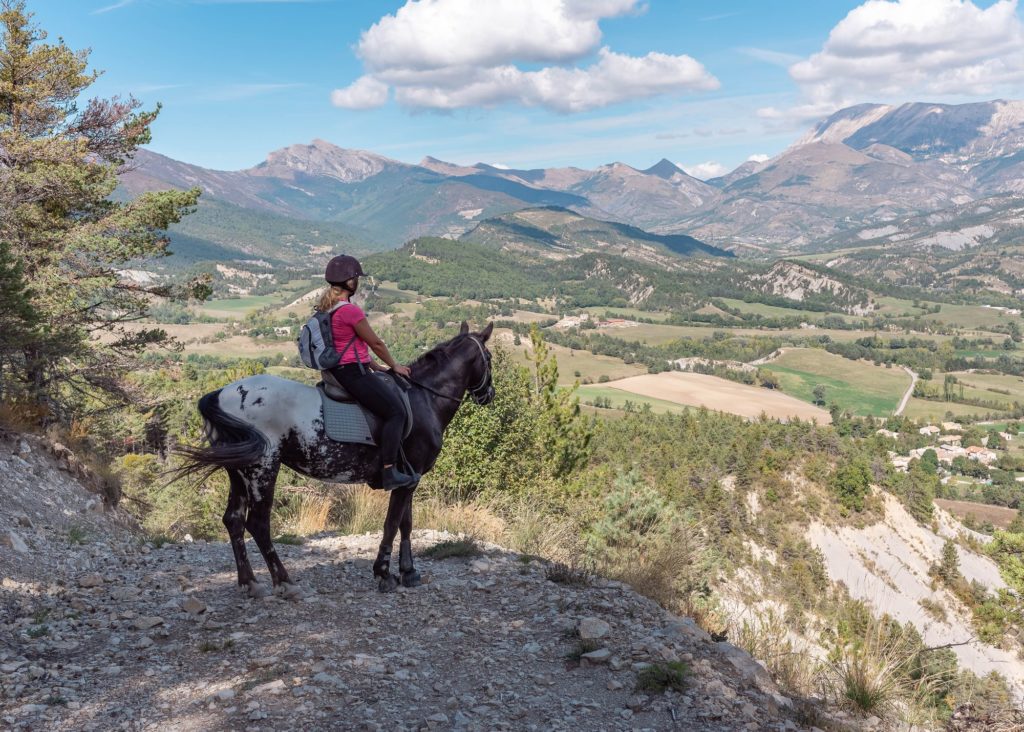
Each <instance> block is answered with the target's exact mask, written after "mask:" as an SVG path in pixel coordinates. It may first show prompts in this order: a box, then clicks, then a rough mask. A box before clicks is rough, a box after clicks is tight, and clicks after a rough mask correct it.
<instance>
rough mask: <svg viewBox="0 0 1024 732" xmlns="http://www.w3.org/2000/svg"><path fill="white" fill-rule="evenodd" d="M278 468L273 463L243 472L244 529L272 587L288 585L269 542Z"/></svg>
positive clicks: (289, 580) (284, 571)
mask: <svg viewBox="0 0 1024 732" xmlns="http://www.w3.org/2000/svg"><path fill="white" fill-rule="evenodd" d="M280 467H281V464H280V462H278V461H277V460H274V462H273V463H272V464H271V465H270V466H260V467H258V468H251V469H249V470H247V471H246V475H245V479H246V484H247V486H248V489H249V500H250V501H251V504H250V507H249V515H248V516H247V517H246V519H245V528H247V529H248V530H249V533H250V534H252V538H253V539H254V540H255V541H256V546H258V547H259V549H260V554H262V555H263V559H264V561H266V563H267V569H269V570H270V578H271V581H272V582H273V584H274V587H277V586H278V585H281V584H291V579H290V578H289V576H288V571H287V570H286V569H285V568H284V565H283V564H281V559H280V558H279V557H278V556H277V550H276V549H274V543H273V542H272V541H271V540H270V510H271V509H272V508H273V507H274V484H275V483H276V482H277V471H278V469H279V468H280Z"/></svg>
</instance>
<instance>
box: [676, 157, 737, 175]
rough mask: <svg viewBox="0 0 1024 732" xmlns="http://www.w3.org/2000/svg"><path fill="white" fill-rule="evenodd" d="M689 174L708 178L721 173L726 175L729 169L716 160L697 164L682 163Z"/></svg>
mask: <svg viewBox="0 0 1024 732" xmlns="http://www.w3.org/2000/svg"><path fill="white" fill-rule="evenodd" d="M679 167H680V168H682V169H683V170H684V171H686V174H687V175H692V176H693V177H694V178H700V179H701V180H707V179H708V178H717V177H718V176H720V175H725V174H726V173H728V172H729V169H728V168H727V167H725V166H724V165H722V164H721V163H719V162H718V161H716V160H708V161H707V162H704V163H697V164H696V165H680V166H679Z"/></svg>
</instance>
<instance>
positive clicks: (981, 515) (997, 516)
mask: <svg viewBox="0 0 1024 732" xmlns="http://www.w3.org/2000/svg"><path fill="white" fill-rule="evenodd" d="M935 505H936V506H938V507H939V508H944V509H946V510H947V511H949V512H950V513H951V514H953V515H954V516H956V517H957V518H958V519H961V520H963V519H965V518H967V517H968V516H974V518H975V520H976V521H978V522H979V523H984V522H985V521H988V522H989V523H991V524H992V525H993V526H995V527H996V528H997V529H1005V528H1006V527H1007V526H1009V525H1010V522H1011V521H1013V519H1014V518H1016V516H1017V509H1015V508H1006V507H1005V506H990V505H988V504H987V503H975V502H974V501H950V500H948V499H945V498H936V499H935Z"/></svg>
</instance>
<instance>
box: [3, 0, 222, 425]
mask: <svg viewBox="0 0 1024 732" xmlns="http://www.w3.org/2000/svg"><path fill="white" fill-rule="evenodd" d="M46 37H47V35H46V32H45V31H43V30H41V29H40V28H39V27H38V26H37V25H35V24H34V23H33V21H32V15H31V14H30V13H28V12H27V11H26V9H25V3H24V2H23V1H22V0H0V241H4V242H5V243H6V244H7V246H8V247H9V251H10V254H11V256H12V257H13V259H14V260H15V262H16V263H17V270H18V271H19V272H20V276H21V277H23V278H24V284H25V290H24V292H25V296H26V298H27V300H28V302H29V303H30V307H31V310H32V312H33V314H34V316H35V317H36V318H37V319H38V327H36V328H31V329H30V331H31V333H32V337H31V338H27V339H26V340H24V341H23V342H22V343H21V344H20V346H19V350H20V352H21V353H20V358H19V359H16V360H15V359H7V362H8V363H13V362H15V361H17V362H20V364H21V372H20V373H18V374H16V377H17V378H16V379H14V380H12V379H10V378H8V380H7V385H8V388H10V387H11V386H12V385H18V386H20V388H21V389H24V390H26V391H27V392H28V393H29V395H30V396H31V398H33V399H35V400H37V401H39V402H41V403H43V404H45V405H47V406H48V407H49V409H50V411H51V416H54V415H53V414H52V413H54V412H56V413H58V414H57V416H59V413H61V412H63V413H66V412H67V410H68V409H69V408H70V407H71V405H72V404H78V405H81V404H82V403H83V402H85V401H88V400H89V399H91V398H92V397H94V396H96V395H98V394H101V393H107V394H111V393H113V394H116V393H120V392H121V383H120V381H121V380H120V378H119V376H120V374H121V373H122V372H123V371H124V370H125V369H127V368H129V367H130V366H131V364H132V363H133V362H132V357H133V356H134V355H135V354H136V353H138V351H140V350H141V349H143V348H145V347H146V346H148V345H150V344H154V343H160V342H163V341H164V340H165V339H166V334H165V333H164V332H163V331H160V330H141V331H140V330H135V331H131V332H130V331H128V330H126V329H124V328H123V327H122V326H123V324H124V323H126V322H130V321H135V320H139V319H140V318H142V317H144V315H145V313H146V309H147V307H148V303H149V300H150V299H151V298H152V297H153V296H162V297H166V296H170V295H172V294H181V295H185V294H187V293H195V294H201V295H205V294H206V293H207V291H208V290H207V289H206V285H205V283H201V282H199V281H196V282H193V283H190V286H189V287H186V288H184V289H183V290H180V291H179V292H177V293H173V292H172V291H171V289H170V288H167V287H157V286H143V285H139V284H134V283H131V282H129V281H126V279H125V278H124V277H123V276H122V275H121V274H120V270H122V269H125V268H128V267H129V266H130V265H131V263H136V262H144V261H145V260H147V259H150V258H153V257H160V256H166V255H167V254H168V253H169V252H168V251H167V244H168V239H167V237H166V236H165V234H164V230H165V229H166V228H167V227H168V226H169V225H170V224H172V223H175V222H177V221H179V220H180V219H181V217H182V216H183V215H185V214H187V213H189V212H190V211H191V210H192V207H193V206H194V205H195V204H196V201H197V200H198V196H199V191H198V190H192V191H165V192H160V193H147V194H143V195H141V196H139V197H137V198H135V199H133V200H128V201H114V200H112V199H111V194H112V193H113V192H114V189H115V188H116V186H117V183H118V175H119V173H120V172H121V171H123V170H124V168H125V166H126V165H128V164H130V162H131V158H132V156H133V154H134V153H135V151H136V150H137V149H138V148H139V146H141V145H144V144H146V143H148V142H149V141H150V125H152V123H153V121H154V120H155V119H156V116H157V114H158V112H159V107H157V109H155V110H152V111H139V110H140V106H141V105H140V103H139V102H138V101H137V100H135V99H133V98H128V99H120V98H117V97H115V98H113V99H109V100H102V99H93V100H91V101H89V102H87V103H86V104H85V105H84V107H83V108H81V109H79V106H78V100H79V99H80V97H81V96H82V94H83V93H84V92H85V90H86V89H87V88H88V87H89V86H90V85H91V84H92V83H93V82H94V81H95V80H96V79H97V77H98V76H99V74H98V72H95V71H89V70H88V69H87V67H88V55H89V52H88V51H73V50H71V49H70V48H68V47H67V46H66V45H65V44H64V42H63V41H60V40H59V41H58V42H57V43H56V44H48V43H46V42H45V40H46ZM136 266H137V265H136ZM104 332H105V333H106V334H107V337H106V338H105V339H104V341H105V343H106V345H104V346H100V345H98V344H97V342H96V340H95V336H96V335H98V334H100V333H104ZM12 382H13V383H12ZM122 395H123V394H122Z"/></svg>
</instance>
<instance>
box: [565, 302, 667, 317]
mask: <svg viewBox="0 0 1024 732" xmlns="http://www.w3.org/2000/svg"><path fill="white" fill-rule="evenodd" d="M583 309H584V310H585V311H586V312H588V313H590V314H591V315H593V316H595V317H599V318H627V319H637V318H643V319H645V320H667V319H668V318H669V317H671V315H672V314H671V313H665V312H661V311H653V310H638V309H637V308H608V307H604V306H602V305H595V306H593V307H589V308H583Z"/></svg>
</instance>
